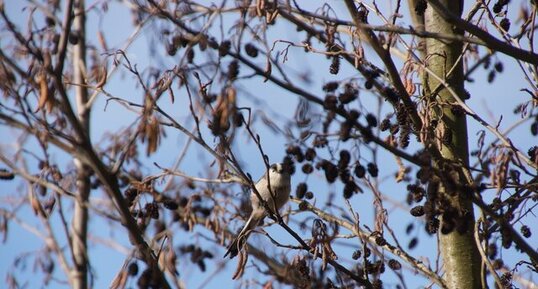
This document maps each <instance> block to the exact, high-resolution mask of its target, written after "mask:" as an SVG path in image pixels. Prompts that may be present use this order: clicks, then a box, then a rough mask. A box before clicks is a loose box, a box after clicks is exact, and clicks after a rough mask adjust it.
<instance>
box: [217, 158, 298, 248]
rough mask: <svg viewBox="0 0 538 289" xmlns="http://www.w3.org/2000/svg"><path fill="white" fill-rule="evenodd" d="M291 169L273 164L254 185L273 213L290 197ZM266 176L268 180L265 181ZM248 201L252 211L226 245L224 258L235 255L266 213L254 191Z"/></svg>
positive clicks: (287, 166)
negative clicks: (237, 232)
mask: <svg viewBox="0 0 538 289" xmlns="http://www.w3.org/2000/svg"><path fill="white" fill-rule="evenodd" d="M291 170H292V169H291V167H290V166H289V165H286V164H282V163H277V164H273V165H271V167H269V170H268V171H267V172H266V173H265V174H264V175H263V176H262V177H261V179H260V180H259V181H258V182H257V183H256V185H255V187H256V191H258V193H259V196H260V197H261V198H262V199H263V200H265V201H266V202H267V204H268V205H269V208H271V210H272V211H273V212H275V213H276V212H277V211H278V210H280V208H282V206H284V205H285V204H286V203H287V202H288V199H289V197H290V190H291V184H290V179H291ZM268 178H269V181H267V179H268ZM250 203H251V205H252V213H251V214H250V216H249V218H248V220H247V222H246V223H245V225H244V226H243V228H242V229H241V231H239V234H237V237H235V239H234V240H233V242H232V243H231V244H230V246H228V251H226V254H224V258H226V256H228V255H230V259H232V258H234V257H235V256H237V254H238V253H239V250H240V249H241V248H242V247H243V245H244V244H245V243H246V241H247V238H248V236H249V235H250V232H251V231H252V230H253V229H254V228H256V227H257V226H258V225H259V224H260V223H261V221H262V220H263V218H264V217H265V216H267V215H268V212H267V210H266V209H265V208H264V206H263V204H262V202H261V201H260V198H259V197H258V195H257V194H256V193H255V192H254V191H251V193H250Z"/></svg>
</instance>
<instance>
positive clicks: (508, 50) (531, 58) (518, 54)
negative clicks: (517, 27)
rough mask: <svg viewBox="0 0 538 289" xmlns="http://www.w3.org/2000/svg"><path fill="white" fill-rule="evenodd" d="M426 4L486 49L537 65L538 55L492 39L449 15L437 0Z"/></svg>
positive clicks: (481, 31) (431, 0)
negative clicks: (479, 41)
mask: <svg viewBox="0 0 538 289" xmlns="http://www.w3.org/2000/svg"><path fill="white" fill-rule="evenodd" d="M428 3H430V5H432V7H433V8H434V9H435V10H436V11H437V12H438V13H439V15H441V16H442V17H443V18H445V20H446V21H448V22H450V23H451V24H453V25H455V26H456V27H458V28H460V29H463V30H465V31H467V32H468V33H470V34H472V35H474V36H476V37H478V38H479V39H481V40H482V41H484V43H486V45H487V47H488V48H490V49H492V50H494V51H498V52H501V53H504V54H506V55H509V56H511V57H513V58H515V59H519V60H521V61H525V62H528V63H531V64H533V65H538V54H536V53H533V52H530V51H527V50H524V49H520V48H517V47H514V46H512V45H509V44H507V43H505V42H503V41H501V40H499V39H497V38H495V37H493V36H492V35H491V34H489V33H487V32H486V31H484V30H482V29H481V28H480V27H478V26H476V25H474V24H472V23H470V22H468V21H465V20H463V19H461V18H460V17H457V16H456V15H454V14H452V13H450V12H449V10H448V9H447V8H446V7H444V6H443V4H441V3H439V1H437V0H428Z"/></svg>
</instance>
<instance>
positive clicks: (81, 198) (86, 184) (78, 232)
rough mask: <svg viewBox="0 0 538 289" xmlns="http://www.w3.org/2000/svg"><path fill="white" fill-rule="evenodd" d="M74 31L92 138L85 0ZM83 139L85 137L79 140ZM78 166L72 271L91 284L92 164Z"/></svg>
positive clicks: (80, 285) (76, 282)
mask: <svg viewBox="0 0 538 289" xmlns="http://www.w3.org/2000/svg"><path fill="white" fill-rule="evenodd" d="M73 10H74V11H73V13H74V15H75V17H74V19H73V30H72V33H74V34H76V37H77V38H78V42H77V44H76V45H73V74H74V77H73V80H74V83H76V84H79V85H77V86H75V97H76V105H77V118H78V121H79V122H80V125H81V127H82V129H83V130H84V133H85V134H86V136H87V137H88V139H89V135H90V110H89V109H86V103H87V102H88V89H87V88H86V87H85V86H84V85H85V84H86V80H85V77H84V75H85V72H86V71H87V70H86V27H85V22H86V15H85V11H84V0H76V1H75V3H74V9H73ZM79 141H82V140H79ZM75 166H76V168H77V183H76V185H77V196H76V201H75V211H74V214H73V221H72V233H71V240H72V244H71V247H72V250H73V261H74V267H73V272H72V278H73V288H75V289H86V288H88V264H89V262H88V261H89V260H88V250H87V249H88V248H87V234H88V207H87V203H88V199H89V195H90V190H91V188H90V168H88V166H87V165H85V164H84V163H83V162H82V161H81V160H79V159H75Z"/></svg>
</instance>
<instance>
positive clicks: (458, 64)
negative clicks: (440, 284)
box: [424, 0, 482, 289]
mask: <svg viewBox="0 0 538 289" xmlns="http://www.w3.org/2000/svg"><path fill="white" fill-rule="evenodd" d="M440 2H442V3H443V4H444V6H445V7H447V8H448V10H449V11H450V12H451V13H453V14H455V15H458V16H459V15H461V12H462V10H463V7H462V5H463V1H453V0H442V1H440ZM429 6H431V5H429ZM425 28H426V30H427V31H428V32H434V33H440V34H462V32H461V31H458V30H457V29H455V28H454V27H453V26H452V25H450V24H449V23H448V22H446V21H445V20H444V19H443V18H442V17H441V16H440V15H439V14H438V13H437V12H436V11H435V10H434V9H433V8H432V7H428V8H427V9H426V12H425ZM426 51H427V58H426V59H425V63H426V65H427V67H428V68H429V69H430V70H431V71H432V73H434V74H435V75H437V76H439V77H440V78H441V79H443V80H444V81H445V82H446V83H448V85H449V86H450V87H451V88H452V89H453V90H454V91H455V92H456V94H457V95H459V96H460V98H461V96H463V95H465V89H464V76H463V65H462V61H463V60H462V58H461V57H460V56H461V54H462V43H461V42H452V41H447V40H443V41H439V40H437V39H434V38H428V39H427V41H426ZM424 73H427V72H424ZM425 81H426V83H425V84H426V87H425V90H424V91H426V93H434V95H431V98H430V100H431V101H435V102H437V103H436V104H437V105H436V106H435V107H437V108H438V109H437V110H436V111H435V112H431V113H432V114H433V117H435V118H436V119H438V120H439V124H438V125H437V130H438V131H437V133H436V135H437V136H438V137H440V139H442V141H440V140H438V141H437V143H438V147H439V151H440V153H441V156H442V157H443V159H444V160H446V162H447V163H449V164H451V166H448V167H449V168H450V167H458V168H459V169H457V170H455V171H452V170H451V169H448V171H445V170H447V166H443V165H442V164H437V166H438V168H439V169H441V170H442V173H443V174H445V173H446V174H453V175H455V176H456V179H455V183H456V184H457V185H456V186H447V183H446V182H442V183H444V184H443V185H441V188H440V192H439V194H440V198H442V199H444V200H447V201H448V203H449V204H450V205H451V207H452V208H454V211H456V212H458V217H457V220H456V227H457V226H459V225H461V224H465V225H466V228H467V229H466V230H465V229H463V230H462V229H461V228H459V230H458V229H453V230H447V231H449V233H446V231H445V232H441V231H443V230H441V229H440V230H439V239H440V244H439V249H440V250H441V254H442V257H443V261H444V262H443V264H444V272H445V280H446V284H447V286H448V287H449V288H450V289H456V288H461V289H464V288H481V284H482V282H481V278H480V275H481V274H480V267H481V262H480V258H479V254H478V251H477V247H476V243H475V240H474V235H473V230H474V223H475V221H474V214H473V205H472V202H471V196H470V195H468V194H470V193H469V192H468V190H462V189H461V188H462V187H464V186H465V185H470V182H471V180H469V177H466V175H467V176H469V173H468V172H466V171H465V170H466V168H468V165H469V151H468V138H467V123H466V117H465V114H464V113H457V110H455V109H454V107H456V106H457V102H456V100H455V98H454V96H453V95H452V94H451V93H450V92H449V91H448V90H447V89H446V88H442V87H439V86H440V85H442V84H441V83H440V81H438V80H437V79H436V78H435V77H432V76H431V75H430V76H429V77H427V78H425ZM436 92H438V93H436ZM458 185H460V186H458ZM441 209H442V210H443V208H441ZM446 216H447V215H443V217H444V218H446ZM445 222H446V219H445V220H443V218H441V227H440V228H443V226H444V225H445ZM445 228H446V227H445Z"/></svg>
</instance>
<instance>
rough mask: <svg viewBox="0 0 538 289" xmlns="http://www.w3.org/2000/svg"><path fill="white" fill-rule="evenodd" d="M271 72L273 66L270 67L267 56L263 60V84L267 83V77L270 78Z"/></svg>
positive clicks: (269, 60)
mask: <svg viewBox="0 0 538 289" xmlns="http://www.w3.org/2000/svg"><path fill="white" fill-rule="evenodd" d="M272 71H273V66H272V65H271V59H270V57H269V56H267V58H266V60H265V71H264V72H263V75H264V76H265V79H264V80H263V82H267V80H269V76H271V73H272Z"/></svg>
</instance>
